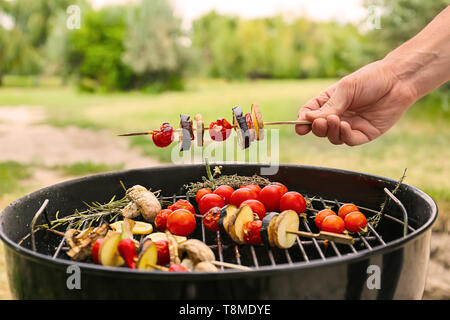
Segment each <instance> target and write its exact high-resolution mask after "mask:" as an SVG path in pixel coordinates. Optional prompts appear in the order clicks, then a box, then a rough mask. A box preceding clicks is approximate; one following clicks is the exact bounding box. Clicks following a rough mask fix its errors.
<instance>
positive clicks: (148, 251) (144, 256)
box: [136, 239, 158, 270]
mask: <svg viewBox="0 0 450 320" xmlns="http://www.w3.org/2000/svg"><path fill="white" fill-rule="evenodd" d="M157 262H158V249H157V247H156V245H155V244H154V243H153V241H152V240H150V239H146V240H144V243H143V244H142V249H141V252H140V254H139V258H138V261H137V265H136V267H137V268H138V269H141V270H153V269H154V268H155V265H156V264H157Z"/></svg>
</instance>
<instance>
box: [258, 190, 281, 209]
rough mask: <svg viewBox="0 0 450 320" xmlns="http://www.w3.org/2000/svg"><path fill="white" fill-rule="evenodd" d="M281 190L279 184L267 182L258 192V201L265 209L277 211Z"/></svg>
mask: <svg viewBox="0 0 450 320" xmlns="http://www.w3.org/2000/svg"><path fill="white" fill-rule="evenodd" d="M281 192H282V191H281V188H280V186H277V185H274V184H269V185H268V186H265V187H264V188H262V190H261V192H260V193H259V201H261V202H262V203H263V204H264V207H265V208H266V210H267V211H278V210H279V209H280V199H281V196H282V194H281Z"/></svg>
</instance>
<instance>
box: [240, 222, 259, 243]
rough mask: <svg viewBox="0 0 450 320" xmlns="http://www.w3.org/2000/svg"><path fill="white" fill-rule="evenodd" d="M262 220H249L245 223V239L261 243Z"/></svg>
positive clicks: (246, 241)
mask: <svg viewBox="0 0 450 320" xmlns="http://www.w3.org/2000/svg"><path fill="white" fill-rule="evenodd" d="M261 227H262V221H261V220H255V221H248V222H246V223H245V224H244V241H245V243H250V244H261V243H262V240H261Z"/></svg>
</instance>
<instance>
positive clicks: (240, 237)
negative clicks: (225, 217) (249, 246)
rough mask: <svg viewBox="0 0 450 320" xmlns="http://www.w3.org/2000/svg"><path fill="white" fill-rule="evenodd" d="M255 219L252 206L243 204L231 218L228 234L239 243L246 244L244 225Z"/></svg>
mask: <svg viewBox="0 0 450 320" xmlns="http://www.w3.org/2000/svg"><path fill="white" fill-rule="evenodd" d="M253 220H254V214H253V210H252V208H250V206H247V205H245V206H242V207H241V208H240V209H239V210H238V211H237V212H236V213H235V214H234V215H232V216H231V218H230V223H229V225H228V234H229V235H230V237H231V239H233V241H234V242H236V243H238V244H244V243H245V241H244V225H245V223H247V222H248V221H253Z"/></svg>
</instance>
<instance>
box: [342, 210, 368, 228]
mask: <svg viewBox="0 0 450 320" xmlns="http://www.w3.org/2000/svg"><path fill="white" fill-rule="evenodd" d="M344 222H345V228H346V229H347V230H348V231H350V232H360V231H361V230H362V229H364V228H365V227H366V225H367V219H366V216H365V215H363V214H362V213H361V212H359V211H354V212H351V213H349V214H347V215H346V216H345V220H344Z"/></svg>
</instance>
